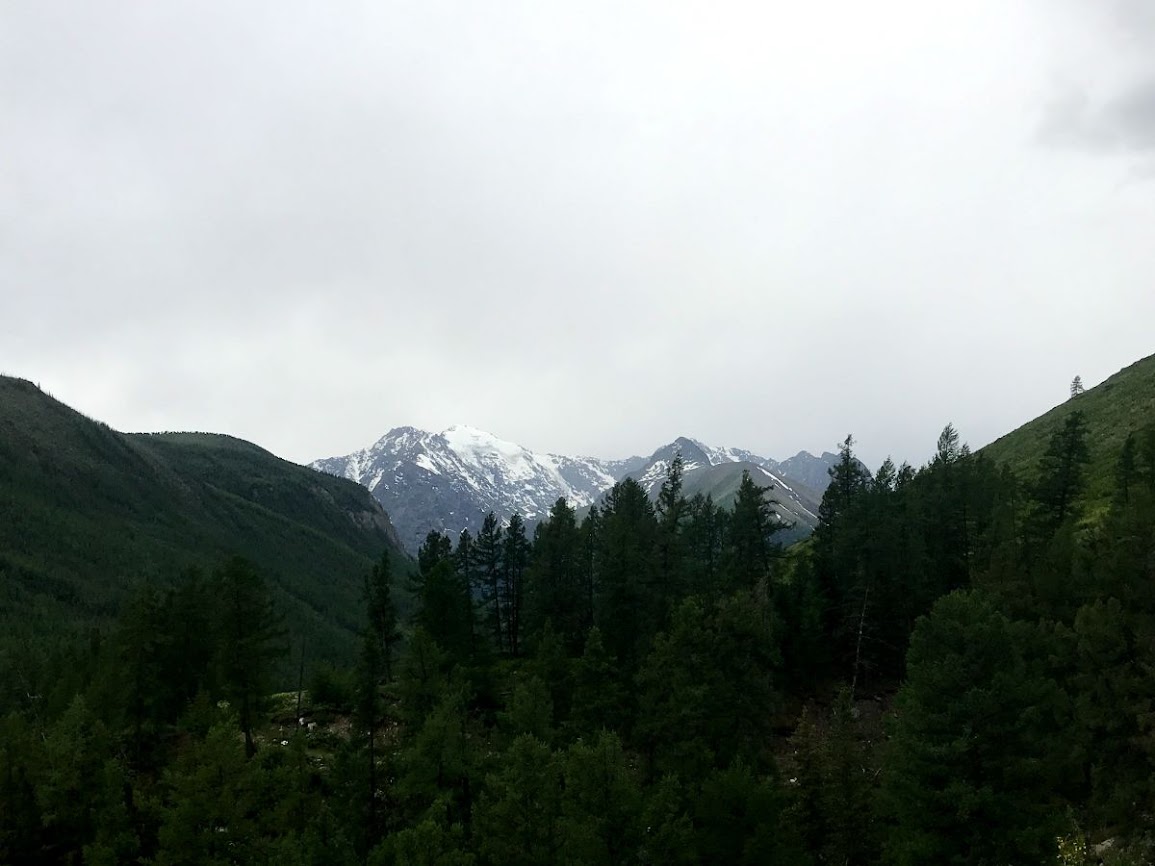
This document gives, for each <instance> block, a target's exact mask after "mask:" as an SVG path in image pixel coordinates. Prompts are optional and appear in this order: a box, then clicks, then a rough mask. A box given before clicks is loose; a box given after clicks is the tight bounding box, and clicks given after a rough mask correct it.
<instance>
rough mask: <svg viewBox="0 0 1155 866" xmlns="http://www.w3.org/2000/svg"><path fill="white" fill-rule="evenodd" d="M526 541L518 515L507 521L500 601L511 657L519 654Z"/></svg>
mask: <svg viewBox="0 0 1155 866" xmlns="http://www.w3.org/2000/svg"><path fill="white" fill-rule="evenodd" d="M529 550H530V547H529V541H528V540H527V539H526V537H525V522H524V521H523V520H522V519H521V515H520V514H514V515H513V516H511V517H510V518H509V526H507V527H506V528H505V540H504V542H503V543H502V549H501V592H500V595H501V600H502V604H503V605H504V606H505V629H506V634H507V635H508V637H507V640H506V646H507V647H508V648H509V653H510V655H513V656H517V655H519V654H520V652H521V639H522V620H523V614H524V612H525V602H524V599H525V571H526V568H527V566H528V563H529Z"/></svg>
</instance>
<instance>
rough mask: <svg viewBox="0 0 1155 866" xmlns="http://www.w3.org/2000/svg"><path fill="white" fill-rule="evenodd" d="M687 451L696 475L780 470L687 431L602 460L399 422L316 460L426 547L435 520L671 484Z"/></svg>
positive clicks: (530, 512) (529, 510) (457, 522)
mask: <svg viewBox="0 0 1155 866" xmlns="http://www.w3.org/2000/svg"><path fill="white" fill-rule="evenodd" d="M678 453H681V455H682V460H683V464H684V470H685V472H686V473H687V474H689V473H690V472H695V471H700V470H704V469H709V468H710V467H718V466H722V465H726V466H728V467H734V466H735V465H737V464H741V465H742V466H746V465H752V466H755V467H759V468H761V469H762V470H765V471H767V472H777V471H778V464H777V462H776V461H774V460H771V459H769V458H766V457H759V456H758V455H756V454H753V453H751V452H749V451H743V450H741V449H738V448H717V447H714V446H711V445H707V444H705V443H703V442H702V441H700V440H698V439H694V438H691V437H689V436H679V437H677V438H676V439H674V440H673V441H672V442H670V443H668V444H666V445H663V446H662V447H661V448H659V449H657V450H656V451H655V452H654V453H653V454H651V455H650V456H649V457H648V458H642V457H637V458H627V459H626V460H601V459H598V458H593V457H572V456H565V455H558V454H542V453H536V452H533V451H531V450H529V449H528V448H525V447H523V446H521V445H518V444H517V443H515V442H510V441H507V440H505V439H502V438H500V437H499V436H495V435H494V434H493V433H490V432H488V431H486V430H482V429H480V428H478V427H474V426H472V425H469V424H454V425H452V426H450V427H447V428H445V429H444V430H442V431H441V432H440V433H431V432H429V431H426V430H420V429H417V428H414V427H394V428H393V429H392V430H390V431H389V432H388V433H387V434H385V436H383V437H382V438H381V439H379V440H378V441H377V443H376V444H375V445H373V446H372V447H371V448H368V449H365V450H362V451H358V452H355V453H353V454H349V455H346V456H344V457H332V458H329V459H325V460H317V461H315V462H314V463H313V464H312V466H313V467H314V468H316V469H320V470H323V471H325V472H329V473H332V474H334V475H341V476H344V477H346V478H351V479H352V480H354V481H357V482H359V483H360V484H363V485H364V486H365V487H368V488H369V490H371V491H372V492H373V494H374V496H376V497H377V499H378V500H379V501H380V502H381V503H382V504H383V505H384V506H385V507H386V509H387V510H388V512H389V515H390V517H391V518H392V521H393V525H394V526H395V527H396V528H397V530H398V532H399V533H400V534H401V536H402V539H403V540H404V543H405V545H406V546H407V547H408V548H409V549H411V550H416V548H417V547H418V545H419V544H420V543H421V541H422V539H424V538H425V536H426V534H427V533H428V532H429V530H430V529H436V530H438V531H444V532H448V533H449V534H450V535H456V534H457V533H459V532H461V530H463V529H469V530H470V531H471V532H475V531H476V530H477V529H478V528H479V527H480V526H481V522H482V521H483V520H484V519H485V516H486V515H487V514H488V513H489V512H490V511H493V512H494V513H495V514H497V515H498V517H499V518H501V519H506V518H508V517H509V516H510V515H511V514H514V513H517V514H520V515H521V516H522V517H523V518H525V519H526V520H529V521H533V520H536V519H540V518H542V517H544V516H545V515H546V514H547V513H548V511H549V509H550V507H551V506H552V505H553V504H554V503H555V502H556V501H557V500H558V499H559V498H563V497H564V498H565V499H566V500H567V501H568V502H569V503H570V504H571V505H572V506H574V507H582V506H585V505H590V504H592V503H593V502H595V501H596V500H597V499H598V498H599V497H600V496H601V495H602V494H603V493H605V492H606V491H607V490H609V489H610V488H611V487H613V485H614V484H615V483H617V482H618V481H620V480H622V479H624V478H626V477H627V476H628V477H631V478H633V479H635V480H636V481H638V482H639V483H640V484H642V485H643V486H645V487H646V488H647V489H649V488H650V487H652V486H653V484H655V483H657V484H660V483H661V480H662V479H663V478H665V475H666V472H667V471H668V469H669V466H670V463H671V462H672V461H673V459H674V457H675V455H676V454H678ZM812 459H814V460H817V459H818V458H812ZM822 469H823V471H825V466H823V467H822ZM785 474H786V475H787V476H789V477H793V476H791V475H790V473H788V472H787V473H785ZM801 480H803V481H805V479H801ZM787 489H788V488H787Z"/></svg>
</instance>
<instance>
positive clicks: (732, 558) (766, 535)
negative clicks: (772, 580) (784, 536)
mask: <svg viewBox="0 0 1155 866" xmlns="http://www.w3.org/2000/svg"><path fill="white" fill-rule="evenodd" d="M769 490H770V487H769V486H767V487H761V486H759V485H757V484H755V483H754V480H753V479H752V478H751V477H750V472H749V470H743V471H742V481H741V483H740V484H739V486H738V495H737V498H736V499H735V500H734V511H733V513H732V514H731V516H730V523H729V544H728V551H727V553H728V565H729V571H730V584H731V587H732V588H733V589H746V590H751V589H753V588H754V587H755V586H756V585H757V584H758V582H759V581H760V580H766V579H768V578H769V576H770V562H771V560H772V559H773V558H774V556H775V555H776V554H777V545H776V544H774V542H773V536H774V534H775V533H776V532H779V531H781V530H782V529H784V528H785V524H784V523H783V522H782V521H781V520H779V519H778V515H776V514H775V513H774V510H773V509H772V508H771V507H770V503H769V502H767V501H766V493H767V491H769Z"/></svg>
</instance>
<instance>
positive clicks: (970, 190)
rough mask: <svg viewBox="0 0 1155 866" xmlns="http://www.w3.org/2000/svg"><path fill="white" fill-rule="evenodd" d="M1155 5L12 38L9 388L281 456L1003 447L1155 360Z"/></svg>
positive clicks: (885, 3) (305, 6) (340, 7)
mask: <svg viewBox="0 0 1155 866" xmlns="http://www.w3.org/2000/svg"><path fill="white" fill-rule="evenodd" d="M927 7H933V8H927ZM1150 8H1151V7H1150V5H1149V4H1145V3H1144V2H1142V0H1134V2H1130V3H1127V2H1120V3H1117V4H1116V5H1114V6H1112V5H1110V4H1102V5H1100V6H1096V7H1095V9H1097V10H1098V11H1095V12H1088V11H1087V9H1088V4H1080V3H1076V2H1074V0H1061V2H1043V0H1024V2H1023V3H1020V4H1005V3H1001V2H994V0H980V2H975V3H969V4H949V5H944V4H922V3H915V2H900V0H882V2H879V3H874V4H867V5H865V6H864V5H863V4H857V3H850V2H830V3H825V4H796V3H790V4H787V3H771V4H750V3H739V2H723V3H720V4H708V5H707V4H699V3H689V2H663V3H657V2H644V3H641V2H640V3H636V4H620V3H609V2H598V0H593V2H588V3H581V4H565V5H561V6H559V4H540V3H524V2H498V3H492V4H469V3H461V2H456V3H450V2H436V0H433V2H422V3H410V2H389V3H379V4H369V3H364V2H353V0H341V2H333V3H328V4H320V5H319V4H311V3H303V2H298V0H280V2H276V3H273V2H259V0H251V2H240V3H235V4H225V3H219V4H218V3H212V4H205V3H193V2H191V0H174V2H170V3H164V4H155V3H144V2H124V3H118V4H112V6H111V8H109V7H108V6H107V4H106V5H105V7H104V8H100V9H97V8H95V7H94V6H93V5H92V4H85V3H81V2H78V0H76V2H59V0H45V2H40V3H36V4H24V5H22V6H19V7H13V8H11V9H9V10H8V11H7V12H6V13H5V16H4V24H3V25H2V28H0V117H3V118H4V121H3V125H2V126H0V368H2V369H3V370H4V372H8V373H15V374H18V375H23V376H26V377H29V378H32V379H35V380H38V381H40V382H42V383H43V384H44V386H45V387H47V388H50V389H51V390H52V391H53V392H54V393H56V394H57V396H59V397H61V398H62V399H65V400H66V401H68V402H70V403H72V404H74V405H76V406H77V407H78V408H81V409H83V410H84V411H86V412H87V413H89V414H91V415H94V416H96V417H99V418H102V419H103V420H106V421H108V422H109V423H110V424H112V425H113V426H116V427H118V428H121V429H134V430H135V429H187V428H194V429H213V430H219V431H223V432H229V433H233V434H235V435H239V436H243V437H245V438H250V439H253V440H254V441H257V442H259V443H261V444H263V445H265V446H266V447H269V448H270V449H272V450H273V451H275V452H276V453H279V454H281V455H283V456H285V457H288V458H290V459H295V460H299V461H304V460H308V459H311V458H314V457H319V456H325V455H329V454H336V453H344V452H348V451H351V450H353V449H354V448H357V447H361V446H363V445H365V444H367V443H368V442H370V441H372V440H373V439H374V438H376V436H378V435H380V433H382V432H384V430H386V429H387V428H389V427H392V426H396V425H400V424H414V425H417V426H424V427H430V428H440V427H444V426H447V425H449V424H451V423H454V422H459V421H460V422H467V423H470V424H473V425H475V426H479V427H484V428H487V429H490V430H492V431H493V432H495V433H498V434H499V435H502V436H505V437H507V438H511V439H515V440H517V441H520V442H523V443H524V444H526V445H528V446H530V447H533V448H535V449H540V450H552V451H564V452H571V453H574V452H576V453H592V454H597V455H600V456H620V455H624V454H627V453H632V452H638V451H645V450H649V449H651V448H653V447H654V446H656V445H657V444H659V443H660V442H664V441H669V440H670V439H672V438H673V437H674V436H677V435H683V434H684V435H692V436H696V437H698V438H701V439H705V440H709V441H713V442H718V443H723V444H734V445H740V446H742V447H747V448H751V449H753V450H758V451H761V452H764V453H768V454H771V455H775V456H787V455H788V454H791V453H793V452H794V451H797V450H799V449H801V448H807V449H811V450H815V451H817V450H821V449H823V448H830V447H832V446H833V445H834V443H835V442H837V441H838V440H840V439H841V438H843V437H844V436H845V434H846V432H848V431H854V433H855V435H856V437H857V438H858V440H859V441H860V443H861V447H862V451H863V454H864V456H865V457H866V458H867V459H868V461H869V462H877V461H878V460H880V459H881V458H882V457H883V456H885V455H886V454H887V453H893V454H894V456H895V457H896V458H899V459H902V458H906V459H910V460H911V461H913V462H918V461H920V460H922V459H924V458H925V456H926V455H927V454H928V453H929V451H930V450H931V448H932V447H933V444H934V439H935V436H936V435H937V432H938V430H939V429H941V427H942V426H943V425H944V424H945V423H946V422H947V421H953V422H954V423H955V424H956V425H957V426H959V427H960V428H961V429H962V431H963V434H964V436H965V437H966V438H968V439H970V441H971V442H972V444H976V445H977V444H982V443H983V442H985V441H987V440H989V439H990V438H993V437H994V436H997V435H999V434H1000V433H1002V432H1005V431H1006V430H1007V429H1009V428H1011V427H1013V426H1016V425H1017V424H1018V423H1021V422H1022V421H1025V420H1027V419H1029V418H1030V417H1033V416H1034V415H1035V414H1037V413H1038V412H1040V411H1043V410H1045V409H1046V408H1048V407H1049V406H1050V405H1052V404H1054V403H1055V402H1058V401H1059V400H1061V399H1062V398H1063V396H1064V394H1065V389H1066V384H1067V382H1068V381H1069V380H1070V378H1071V377H1072V376H1074V375H1075V374H1076V373H1079V374H1081V375H1082V376H1083V378H1084V380H1085V381H1087V382H1088V383H1091V382H1095V381H1098V380H1100V379H1102V378H1103V377H1105V376H1106V375H1109V374H1110V373H1111V372H1114V370H1115V369H1117V368H1119V367H1121V366H1123V365H1125V364H1127V363H1129V362H1130V361H1133V360H1135V359H1137V358H1138V357H1140V356H1143V355H1146V354H1149V353H1150V352H1151V351H1152V350H1153V346H1152V341H1151V336H1150V323H1151V322H1152V321H1155V291H1152V289H1151V275H1152V274H1153V273H1155V249H1153V248H1155V245H1153V244H1151V243H1150V236H1151V227H1152V225H1153V224H1155V223H1153V219H1155V204H1153V202H1155V196H1153V195H1152V190H1153V187H1152V186H1151V181H1150V173H1149V167H1150V165H1151V162H1150V160H1151V158H1152V156H1153V152H1155V67H1153V65H1152V62H1151V58H1152V57H1155V22H1153V19H1152V15H1151V12H1150V11H1149V10H1150Z"/></svg>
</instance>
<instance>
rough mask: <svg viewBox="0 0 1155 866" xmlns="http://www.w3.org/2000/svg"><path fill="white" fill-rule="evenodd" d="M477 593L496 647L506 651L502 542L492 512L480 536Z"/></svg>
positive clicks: (478, 534) (499, 530)
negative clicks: (502, 586) (502, 584)
mask: <svg viewBox="0 0 1155 866" xmlns="http://www.w3.org/2000/svg"><path fill="white" fill-rule="evenodd" d="M475 548H476V551H477V591H478V595H479V596H480V598H481V600H482V604H483V607H484V610H485V617H486V621H487V622H488V624H489V627H490V629H491V631H492V635H493V645H494V647H495V648H496V649H497V651H498V652H502V651H504V650H505V648H506V639H507V633H506V622H505V617H504V616H503V614H502V608H503V607H505V604H504V600H503V599H502V593H501V576H502V539H501V527H500V526H499V525H498V523H497V516H496V515H495V514H494V513H493V512H492V511H491V512H489V514H487V515H486V516H485V520H484V521H483V522H482V524H481V530H480V531H479V532H478V533H477V542H476V544H475Z"/></svg>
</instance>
